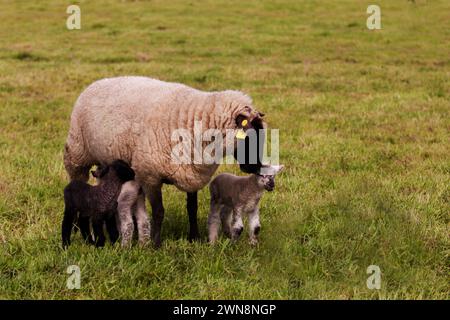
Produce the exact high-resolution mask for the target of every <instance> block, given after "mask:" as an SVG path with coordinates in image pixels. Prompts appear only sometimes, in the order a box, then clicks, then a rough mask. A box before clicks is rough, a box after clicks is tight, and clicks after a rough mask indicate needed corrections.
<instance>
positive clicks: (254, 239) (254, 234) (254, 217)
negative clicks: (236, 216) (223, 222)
mask: <svg viewBox="0 0 450 320" xmlns="http://www.w3.org/2000/svg"><path fill="white" fill-rule="evenodd" d="M248 224H249V229H250V244H251V245H256V244H258V235H259V231H260V230H261V224H260V222H259V208H256V209H255V210H254V211H253V212H251V213H250V214H249V215H248Z"/></svg>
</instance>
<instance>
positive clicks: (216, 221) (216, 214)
mask: <svg viewBox="0 0 450 320" xmlns="http://www.w3.org/2000/svg"><path fill="white" fill-rule="evenodd" d="M220 220H221V219H220V205H219V204H217V203H215V202H214V201H211V205H210V211H209V215H208V240H209V243H211V244H213V243H214V242H216V240H217V238H218V236H219V228H220Z"/></svg>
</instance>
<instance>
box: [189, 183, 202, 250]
mask: <svg viewBox="0 0 450 320" xmlns="http://www.w3.org/2000/svg"><path fill="white" fill-rule="evenodd" d="M197 209H198V202H197V191H195V192H187V211H188V215H189V241H191V242H192V241H194V240H196V239H198V238H199V233H198V225H197Z"/></svg>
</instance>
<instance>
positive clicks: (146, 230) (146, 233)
mask: <svg viewBox="0 0 450 320" xmlns="http://www.w3.org/2000/svg"><path fill="white" fill-rule="evenodd" d="M135 216H136V223H137V228H138V236H139V244H141V245H145V244H147V243H148V240H149V239H150V222H149V220H148V215H147V210H145V195H144V193H143V192H142V191H140V194H139V196H138V198H137V204H136V214H135Z"/></svg>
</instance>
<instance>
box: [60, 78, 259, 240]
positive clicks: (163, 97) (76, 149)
mask: <svg viewBox="0 0 450 320" xmlns="http://www.w3.org/2000/svg"><path fill="white" fill-rule="evenodd" d="M244 120H245V124H246V125H245V128H243V127H244V125H243V121H244ZM195 121H201V123H202V128H203V130H204V131H205V130H207V129H218V130H221V132H222V133H223V135H225V133H226V130H227V129H238V128H241V129H246V130H247V129H263V128H265V123H264V121H263V120H262V114H261V113H259V112H258V111H256V109H255V108H254V107H253V105H252V100H251V99H250V97H248V96H247V95H245V94H243V93H241V92H239V91H229V90H228V91H221V92H203V91H200V90H196V89H193V88H190V87H188V86H185V85H183V84H179V83H168V82H163V81H159V80H156V79H151V78H146V77H117V78H108V79H102V80H99V81H96V82H94V83H93V84H91V85H90V86H89V87H88V88H86V89H85V90H84V92H83V93H82V94H81V95H80V96H79V98H78V100H77V102H76V104H75V106H74V109H73V112H72V116H71V123H70V130H69V135H68V138H67V142H66V145H65V152H64V165H65V168H66V170H67V172H68V174H69V176H70V178H71V179H72V180H74V179H80V180H84V181H85V180H87V179H88V175H89V168H90V167H91V166H92V165H94V164H109V163H111V162H112V161H113V160H115V159H121V160H123V161H125V162H127V163H129V164H130V165H131V167H132V168H133V170H134V171H135V172H136V180H137V182H138V183H139V184H140V185H141V186H142V187H143V189H144V193H145V194H146V195H147V197H148V198H149V200H150V204H151V207H152V228H151V233H152V238H153V241H154V243H155V245H156V246H159V245H160V244H161V240H160V232H161V225H162V220H163V217H164V208H163V204H162V194H161V187H162V184H163V183H168V184H174V185H175V186H176V187H177V188H178V189H180V190H182V191H185V192H187V209H188V214H189V222H190V230H189V239H190V240H192V239H194V238H197V237H198V226H197V191H198V190H200V189H202V188H203V187H204V186H205V185H206V184H207V183H208V182H209V180H210V179H211V176H212V175H213V174H214V172H215V171H216V169H217V167H218V165H219V164H217V163H213V164H204V163H203V164H192V163H189V164H177V163H174V162H173V161H171V152H172V149H173V147H174V146H175V145H176V144H177V142H176V141H172V140H171V134H172V132H174V130H176V129H180V128H186V129H188V130H190V131H191V132H192V134H194V132H193V127H194V122H195ZM257 138H258V139H257V140H256V141H252V140H250V139H245V149H246V150H250V147H253V146H252V145H250V144H256V146H255V147H256V150H257V152H258V159H257V160H258V161H257V163H253V164H252V163H250V161H248V159H247V158H246V160H245V161H243V160H242V159H240V167H241V170H243V171H244V172H248V173H255V172H258V170H259V168H260V167H261V161H260V160H261V154H262V150H261V149H262V148H261V147H260V146H261V145H262V144H261V143H260V137H259V135H258V137H257ZM233 143H235V142H233ZM227 147H228V144H224V145H223V148H224V150H229V149H228V148H227ZM235 156H236V154H235Z"/></svg>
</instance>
